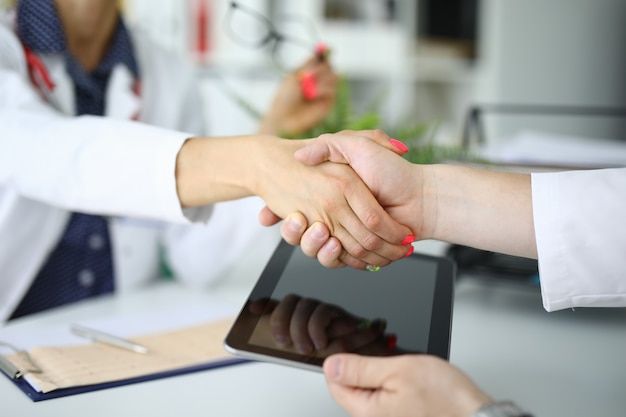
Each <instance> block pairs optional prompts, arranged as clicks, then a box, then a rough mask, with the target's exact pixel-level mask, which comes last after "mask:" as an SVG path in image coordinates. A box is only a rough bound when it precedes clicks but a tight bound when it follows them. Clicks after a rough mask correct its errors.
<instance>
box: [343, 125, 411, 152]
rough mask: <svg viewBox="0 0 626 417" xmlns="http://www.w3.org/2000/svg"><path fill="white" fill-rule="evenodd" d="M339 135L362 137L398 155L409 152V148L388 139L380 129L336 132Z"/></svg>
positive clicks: (397, 141) (392, 139) (390, 138)
mask: <svg viewBox="0 0 626 417" xmlns="http://www.w3.org/2000/svg"><path fill="white" fill-rule="evenodd" d="M338 133H340V134H343V135H346V136H364V137H366V138H368V139H370V140H372V141H373V142H375V143H377V144H378V145H380V146H382V147H383V148H385V149H388V150H390V151H393V152H395V153H397V154H398V155H403V154H405V153H407V152H408V151H409V148H408V147H407V146H406V145H405V144H404V143H402V142H401V141H399V140H397V139H394V138H392V137H390V136H389V135H388V134H387V133H386V132H385V131H384V130H382V129H371V130H344V131H341V132H338Z"/></svg>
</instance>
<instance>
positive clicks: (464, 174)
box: [281, 132, 537, 267]
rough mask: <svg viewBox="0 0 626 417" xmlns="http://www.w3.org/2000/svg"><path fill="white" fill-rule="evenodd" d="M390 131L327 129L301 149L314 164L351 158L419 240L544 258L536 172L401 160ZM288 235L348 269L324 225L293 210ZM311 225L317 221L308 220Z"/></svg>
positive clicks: (303, 156) (286, 229)
mask: <svg viewBox="0 0 626 417" xmlns="http://www.w3.org/2000/svg"><path fill="white" fill-rule="evenodd" d="M385 136H386V135H382V134H380V133H379V134H378V135H376V136H374V135H371V134H370V133H369V132H361V133H359V132H344V133H343V134H338V135H325V136H323V137H320V138H319V139H318V140H316V141H315V142H313V143H311V144H310V145H309V146H308V147H307V148H305V149H302V150H300V151H298V152H297V153H296V159H298V160H299V161H301V162H303V163H304V164H307V165H315V164H317V163H321V162H324V161H333V162H337V163H341V164H349V165H350V166H351V167H352V168H353V169H354V170H355V171H356V172H357V173H358V174H359V176H360V177H361V178H362V179H363V181H364V182H365V184H367V186H368V187H369V188H370V189H371V191H372V193H373V194H374V196H376V198H377V199H378V201H379V202H380V204H381V205H382V206H383V207H385V209H386V210H387V211H388V212H389V214H390V215H391V216H392V217H393V218H394V219H396V220H397V221H398V222H400V223H402V224H405V225H407V226H408V227H409V228H410V229H411V230H413V231H414V232H415V236H416V239H417V240H422V239H436V240H440V241H444V242H450V243H456V244H461V245H467V246H472V247H476V248H479V249H485V250H490V251H496V252H501V253H507V254H511V255H517V256H523V257H528V258H535V259H536V258H537V245H536V241H535V233H534V223H533V216H532V196H531V183H530V175H528V174H516V173H507V172H496V171H490V170H486V169H478V168H470V167H464V166H460V165H416V164H411V163H410V162H408V161H406V160H405V159H402V158H399V157H398V155H397V152H389V150H390V149H391V148H392V147H393V145H391V144H390V141H389V140H390V138H389V137H385ZM289 220H290V222H295V223H297V224H298V227H295V226H293V225H292V226H285V227H283V228H282V229H281V230H282V234H283V237H284V238H285V240H287V241H288V242H289V243H292V244H298V243H301V245H302V249H303V251H304V252H305V253H306V254H307V255H309V256H317V258H318V259H319V260H320V262H321V263H322V264H324V265H326V266H330V267H340V266H343V265H344V264H345V262H344V261H343V258H342V256H343V249H342V247H341V244H340V242H338V241H337V240H336V239H334V238H332V237H329V236H330V235H329V234H328V233H327V232H326V231H325V226H324V225H323V224H312V226H311V227H310V228H309V229H308V230H306V232H304V233H301V234H300V235H298V234H297V233H296V232H295V230H303V229H305V228H306V225H307V223H306V221H305V220H304V219H303V218H302V217H301V216H300V215H299V214H298V213H292V214H291V216H290V218H289ZM308 224H310V223H308Z"/></svg>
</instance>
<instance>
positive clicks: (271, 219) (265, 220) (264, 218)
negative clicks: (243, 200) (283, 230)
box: [259, 206, 281, 226]
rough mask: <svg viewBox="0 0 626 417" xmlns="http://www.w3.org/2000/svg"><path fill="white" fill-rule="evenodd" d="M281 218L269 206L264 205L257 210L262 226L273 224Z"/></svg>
mask: <svg viewBox="0 0 626 417" xmlns="http://www.w3.org/2000/svg"><path fill="white" fill-rule="evenodd" d="M280 220H281V218H280V217H278V216H277V215H276V214H274V212H273V211H272V210H270V209H269V207H267V206H265V207H263V208H262V209H261V211H260V212H259V223H261V225H262V226H273V225H275V224H276V223H278V222H279V221H280Z"/></svg>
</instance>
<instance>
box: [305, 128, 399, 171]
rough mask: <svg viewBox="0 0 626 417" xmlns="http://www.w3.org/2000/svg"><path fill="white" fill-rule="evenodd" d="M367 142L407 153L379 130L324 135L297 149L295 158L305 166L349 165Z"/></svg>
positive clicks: (397, 142)
mask: <svg viewBox="0 0 626 417" xmlns="http://www.w3.org/2000/svg"><path fill="white" fill-rule="evenodd" d="M342 136H356V137H357V138H358V140H350V141H345V140H343V141H342V140H341V139H342ZM368 140H371V141H374V142H375V143H377V144H378V145H380V146H382V147H384V148H385V149H388V150H390V151H393V152H395V153H397V154H399V155H402V154H404V153H406V152H407V151H408V148H407V147H406V145H404V144H403V143H402V142H400V141H398V140H396V139H393V138H391V137H389V136H387V134H386V133H385V132H384V131H382V130H380V129H377V130H363V131H342V132H339V133H336V134H324V135H321V136H320V137H319V138H317V139H315V140H313V141H312V142H311V143H310V144H308V145H307V146H305V147H303V148H301V149H298V150H297V151H296V153H295V158H296V159H297V160H298V161H300V162H301V163H303V164H305V165H317V164H320V163H322V162H324V161H330V162H335V163H342V164H349V163H350V155H351V154H355V155H356V154H358V152H359V150H360V149H359V148H361V147H362V146H363V143H366V142H367V141H368Z"/></svg>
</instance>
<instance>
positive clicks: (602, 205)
mask: <svg viewBox="0 0 626 417" xmlns="http://www.w3.org/2000/svg"><path fill="white" fill-rule="evenodd" d="M625 190H626V169H625V168H620V169H602V170H590V171H571V172H561V173H541V174H533V175H532V198H533V217H534V224H535V235H536V240H537V250H538V254H539V275H540V281H541V291H542V298H543V304H544V308H545V309H546V310H547V311H554V310H560V309H564V308H572V307H624V306H626V274H625V272H626V226H625V225H626V223H625V222H624V215H625V213H626V194H625Z"/></svg>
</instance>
